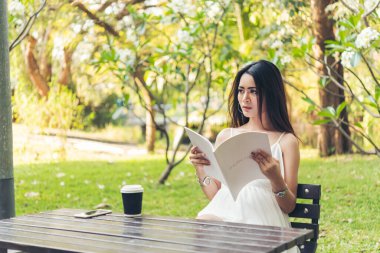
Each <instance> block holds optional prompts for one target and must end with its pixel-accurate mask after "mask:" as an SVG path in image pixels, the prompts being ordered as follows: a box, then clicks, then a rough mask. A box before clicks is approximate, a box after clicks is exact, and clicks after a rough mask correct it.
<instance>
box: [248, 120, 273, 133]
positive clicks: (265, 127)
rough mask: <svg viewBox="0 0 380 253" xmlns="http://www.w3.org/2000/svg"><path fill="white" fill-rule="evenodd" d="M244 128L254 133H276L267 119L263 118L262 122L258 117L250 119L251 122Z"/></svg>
mask: <svg viewBox="0 0 380 253" xmlns="http://www.w3.org/2000/svg"><path fill="white" fill-rule="evenodd" d="M244 128H246V129H249V130H253V131H262V132H265V131H268V132H272V131H274V129H273V127H272V125H271V124H269V122H268V121H267V120H266V118H264V117H262V122H261V121H260V119H259V118H258V117H254V118H249V121H248V122H247V124H245V125H244Z"/></svg>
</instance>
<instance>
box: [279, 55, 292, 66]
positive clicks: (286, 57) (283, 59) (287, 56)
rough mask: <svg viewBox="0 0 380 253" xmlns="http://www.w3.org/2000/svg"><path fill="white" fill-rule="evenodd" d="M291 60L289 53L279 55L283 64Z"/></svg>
mask: <svg viewBox="0 0 380 253" xmlns="http://www.w3.org/2000/svg"><path fill="white" fill-rule="evenodd" d="M291 60H292V58H290V56H289V55H284V56H283V57H281V64H282V65H285V64H286V63H289V62H290V61H291Z"/></svg>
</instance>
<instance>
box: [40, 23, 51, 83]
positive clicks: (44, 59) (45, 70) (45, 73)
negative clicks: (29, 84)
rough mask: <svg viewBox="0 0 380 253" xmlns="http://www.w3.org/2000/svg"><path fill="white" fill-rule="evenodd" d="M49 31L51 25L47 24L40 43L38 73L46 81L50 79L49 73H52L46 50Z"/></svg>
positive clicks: (48, 53)
mask: <svg viewBox="0 0 380 253" xmlns="http://www.w3.org/2000/svg"><path fill="white" fill-rule="evenodd" d="M50 32H51V27H50V25H49V27H48V28H46V30H45V33H44V36H43V40H42V43H41V46H42V49H41V51H40V56H39V58H40V73H41V76H42V77H43V79H44V80H46V82H50V81H51V74H52V72H51V71H52V65H51V54H50V52H49V50H48V42H49V38H50Z"/></svg>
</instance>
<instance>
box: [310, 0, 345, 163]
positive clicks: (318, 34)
mask: <svg viewBox="0 0 380 253" xmlns="http://www.w3.org/2000/svg"><path fill="white" fill-rule="evenodd" d="M333 2H334V1H333V0H311V11H312V19H313V34H314V36H315V38H316V42H315V43H316V44H315V45H314V47H313V49H314V54H315V57H316V58H317V59H318V60H319V61H322V62H323V61H325V57H326V55H325V41H326V40H334V39H335V36H334V31H333V21H332V20H331V19H329V17H328V14H327V13H326V12H325V9H326V6H327V5H329V4H331V3H333ZM326 60H327V64H328V65H329V66H332V65H333V63H334V62H335V58H334V57H333V56H327V57H326ZM316 67H317V71H318V74H319V75H320V76H328V71H327V68H326V66H325V64H323V63H321V62H317V63H316ZM334 68H335V71H337V72H338V74H340V75H341V76H342V77H343V68H342V66H341V64H340V62H338V63H336V64H335V65H334ZM332 75H333V76H334V78H335V79H337V80H339V81H340V82H341V83H343V80H342V78H340V77H339V76H338V75H337V74H336V73H334V72H332ZM343 95H344V92H343V90H341V89H339V87H338V86H337V85H335V84H334V83H333V82H332V81H328V82H327V84H326V85H325V86H324V87H323V88H320V89H319V98H320V105H321V106H322V107H327V106H333V107H334V108H336V107H337V106H338V105H339V104H340V103H341V102H342V101H344V97H343ZM341 96H342V97H341ZM342 116H343V118H345V120H346V122H348V121H347V112H346V110H345V111H344V112H343V113H342ZM337 132H338V130H337V129H336V128H335V127H334V126H332V125H331V124H323V125H321V126H320V133H319V137H318V146H319V153H320V156H329V155H331V154H333V153H335V152H336V153H346V152H349V147H348V146H349V145H348V146H347V145H346V144H347V143H348V140H343V136H342V134H340V133H337ZM348 133H349V132H348Z"/></svg>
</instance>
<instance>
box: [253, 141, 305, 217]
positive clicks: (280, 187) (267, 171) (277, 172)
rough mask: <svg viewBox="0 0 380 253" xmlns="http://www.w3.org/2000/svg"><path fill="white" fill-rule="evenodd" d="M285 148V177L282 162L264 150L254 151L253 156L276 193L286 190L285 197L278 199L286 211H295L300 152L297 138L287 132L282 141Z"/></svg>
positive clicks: (282, 208) (283, 148)
mask: <svg viewBox="0 0 380 253" xmlns="http://www.w3.org/2000/svg"><path fill="white" fill-rule="evenodd" d="M280 145H281V147H282V150H283V154H282V155H283V162H284V177H282V175H281V168H280V163H279V161H278V160H276V159H274V158H273V157H272V156H270V155H269V154H267V153H265V152H264V151H258V152H254V153H252V158H253V159H254V160H255V161H256V162H257V163H258V164H259V166H260V168H261V170H262V172H263V173H264V175H265V176H266V177H267V178H268V179H269V180H270V182H271V185H272V191H273V192H274V193H277V192H281V191H284V190H285V195H284V196H283V197H279V196H276V200H277V203H278V205H279V206H280V208H281V210H282V211H283V212H284V213H290V212H291V211H293V209H294V208H295V205H296V195H297V184H298V166H299V161H300V153H299V146H298V140H297V138H296V137H295V136H294V135H292V134H286V135H285V136H284V137H283V138H282V141H281V143H280Z"/></svg>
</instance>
